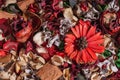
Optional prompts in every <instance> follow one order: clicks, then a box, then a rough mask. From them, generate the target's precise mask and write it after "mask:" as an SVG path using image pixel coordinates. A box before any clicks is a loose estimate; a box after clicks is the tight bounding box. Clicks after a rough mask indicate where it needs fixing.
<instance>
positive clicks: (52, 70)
mask: <svg viewBox="0 0 120 80" xmlns="http://www.w3.org/2000/svg"><path fill="white" fill-rule="evenodd" d="M37 76H38V77H40V79H41V80H57V79H58V78H60V77H61V76H62V72H61V70H60V69H59V68H58V67H57V66H54V65H52V64H50V63H46V64H45V65H44V66H43V67H42V68H40V69H39V71H38V72H37Z"/></svg>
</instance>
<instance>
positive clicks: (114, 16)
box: [100, 11, 120, 35]
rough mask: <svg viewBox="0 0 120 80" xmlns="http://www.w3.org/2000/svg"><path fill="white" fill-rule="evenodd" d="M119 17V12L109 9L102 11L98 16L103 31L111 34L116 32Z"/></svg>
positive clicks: (119, 28)
mask: <svg viewBox="0 0 120 80" xmlns="http://www.w3.org/2000/svg"><path fill="white" fill-rule="evenodd" d="M119 19H120V16H119V12H118V13H116V12H110V11H105V12H103V14H102V16H101V18H100V23H101V25H102V28H103V30H104V31H105V33H109V34H111V35H113V34H115V33H116V32H118V31H119V30H120V23H119Z"/></svg>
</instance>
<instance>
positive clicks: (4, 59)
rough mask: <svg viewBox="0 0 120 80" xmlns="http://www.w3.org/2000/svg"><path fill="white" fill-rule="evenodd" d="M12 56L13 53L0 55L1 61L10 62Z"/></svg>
mask: <svg viewBox="0 0 120 80" xmlns="http://www.w3.org/2000/svg"><path fill="white" fill-rule="evenodd" d="M11 58H12V55H11V54H8V55H6V56H5V57H0V63H8V62H9V61H10V60H11Z"/></svg>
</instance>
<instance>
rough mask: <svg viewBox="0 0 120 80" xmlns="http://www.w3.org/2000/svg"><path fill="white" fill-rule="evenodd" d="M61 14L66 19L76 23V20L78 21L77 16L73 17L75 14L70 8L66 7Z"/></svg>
mask: <svg viewBox="0 0 120 80" xmlns="http://www.w3.org/2000/svg"><path fill="white" fill-rule="evenodd" d="M63 15H64V17H65V18H66V19H69V20H71V21H72V22H74V23H76V21H78V19H77V17H75V16H74V15H73V11H72V9H71V8H66V9H65V10H64V13H63Z"/></svg>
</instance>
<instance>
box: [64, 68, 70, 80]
mask: <svg viewBox="0 0 120 80" xmlns="http://www.w3.org/2000/svg"><path fill="white" fill-rule="evenodd" d="M63 77H64V79H65V80H70V69H69V68H66V69H64V70H63Z"/></svg>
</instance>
